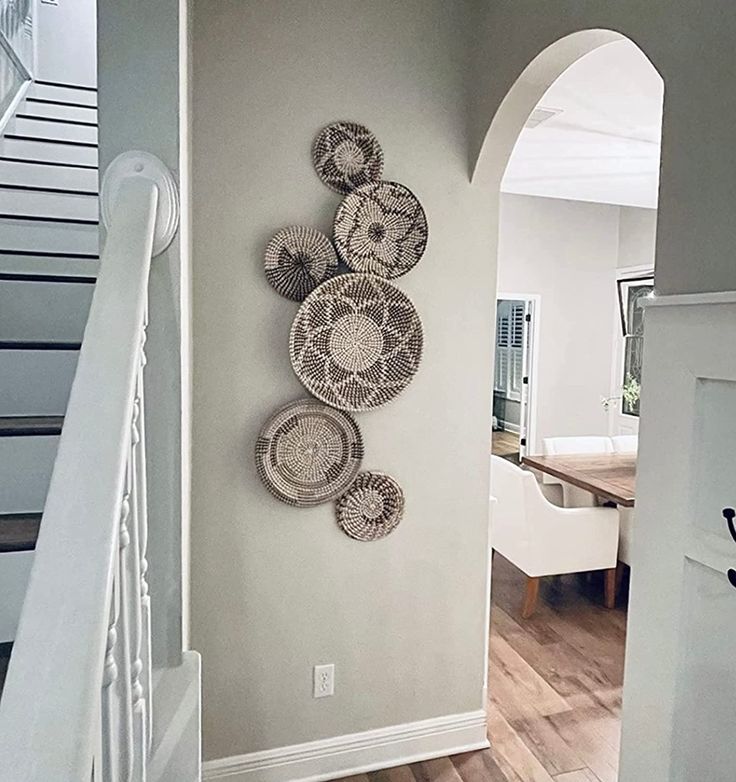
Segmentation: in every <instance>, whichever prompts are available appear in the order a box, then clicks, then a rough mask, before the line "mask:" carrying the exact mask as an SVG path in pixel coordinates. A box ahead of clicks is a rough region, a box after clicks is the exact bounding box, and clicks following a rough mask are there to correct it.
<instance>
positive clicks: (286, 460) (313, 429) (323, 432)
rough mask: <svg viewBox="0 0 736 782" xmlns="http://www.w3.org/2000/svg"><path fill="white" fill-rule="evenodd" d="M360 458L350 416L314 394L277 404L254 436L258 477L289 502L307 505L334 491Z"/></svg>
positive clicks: (349, 476) (339, 491)
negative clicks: (285, 403) (272, 413)
mask: <svg viewBox="0 0 736 782" xmlns="http://www.w3.org/2000/svg"><path fill="white" fill-rule="evenodd" d="M362 459H363V440H362V438H361V435H360V430H359V429H358V425H357V424H356V423H355V421H354V420H353V419H352V418H351V417H350V416H349V415H346V414H345V413H342V412H340V411H339V410H333V409H332V408H330V407H327V405H324V404H322V403H321V402H318V401H317V400H316V399H300V400H298V401H296V402H291V403H290V404H288V405H286V406H285V407H282V408H281V409H280V410H278V411H277V412H276V413H274V415H273V416H271V418H270V419H269V420H268V422H267V423H266V425H265V426H264V427H263V429H262V430H261V434H260V436H259V437H258V440H257V441H256V466H257V468H258V474H259V475H260V477H261V480H262V481H263V483H264V484H265V485H266V488H267V489H268V490H269V491H270V492H271V494H273V495H274V497H277V498H278V499H279V500H281V501H282V502H286V503H288V504H289V505H297V506H301V507H309V506H312V505H319V504H320V503H323V502H328V501H329V500H334V499H335V498H336V497H339V496H340V495H341V494H343V493H344V492H345V490H346V489H347V488H348V487H349V486H350V484H351V483H352V482H353V480H354V479H355V476H356V475H357V474H358V470H360V463H361V461H362Z"/></svg>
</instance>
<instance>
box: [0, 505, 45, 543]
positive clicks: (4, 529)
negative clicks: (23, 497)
mask: <svg viewBox="0 0 736 782" xmlns="http://www.w3.org/2000/svg"><path fill="white" fill-rule="evenodd" d="M40 526H41V514H40V513H6V514H0V552H9V551H32V550H33V549H34V548H35V547H36V540H37V539H38V530H39V528H40Z"/></svg>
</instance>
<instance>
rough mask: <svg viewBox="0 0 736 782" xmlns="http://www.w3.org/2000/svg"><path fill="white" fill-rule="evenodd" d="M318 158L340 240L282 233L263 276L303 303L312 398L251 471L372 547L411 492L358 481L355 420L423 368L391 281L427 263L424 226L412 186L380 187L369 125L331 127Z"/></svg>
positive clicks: (279, 421)
mask: <svg viewBox="0 0 736 782" xmlns="http://www.w3.org/2000/svg"><path fill="white" fill-rule="evenodd" d="M312 154H313V161H314V167H315V170H316V171H317V174H318V176H319V177H320V179H321V180H322V181H323V182H324V183H325V184H326V185H327V186H328V187H329V188H331V189H332V190H334V191H336V192H337V193H340V194H341V195H343V196H344V198H343V200H342V201H341V202H340V204H339V206H338V208H337V211H336V213H335V219H334V224H333V239H332V240H331V239H330V238H329V237H328V236H326V235H325V234H324V233H322V232H321V231H318V230H317V229H315V228H312V227H309V226H303V225H296V226H289V227H286V228H283V229H281V230H280V231H278V232H277V233H276V234H275V235H274V236H273V237H272V238H271V240H270V241H269V243H268V246H267V247H266V253H265V260H264V268H265V273H266V279H267V280H268V282H269V283H270V284H271V285H272V286H273V288H274V289H275V290H276V291H277V292H278V293H280V294H281V295H282V296H285V297H286V298H288V299H292V300H294V301H299V302H301V305H300V307H299V311H298V312H297V314H296V317H295V319H294V322H293V325H292V328H291V333H290V339H289V356H290V359H291V364H292V367H293V368H294V372H295V373H296V375H297V377H298V378H299V380H300V381H301V382H302V384H303V385H304V387H305V388H306V390H307V391H308V392H309V393H310V394H312V396H313V397H315V398H305V399H300V400H297V401H295V402H292V403H290V404H288V405H286V406H285V407H283V408H281V409H280V410H277V411H276V412H275V413H274V414H273V415H272V416H271V418H269V420H268V421H267V422H266V424H265V426H264V427H263V429H262V430H261V434H260V436H259V437H258V441H257V443H256V464H257V467H258V472H259V475H260V477H261V479H262V481H263V483H264V484H265V486H266V487H267V488H268V490H269V491H270V492H271V493H272V494H273V495H274V496H275V497H276V498H278V499H279V500H281V501H282V502H286V503H288V504H290V505H295V506H299V507H309V506H313V505H318V504H321V503H324V502H330V501H335V509H336V515H337V521H338V524H339V525H340V527H341V529H342V530H343V531H344V532H345V533H346V534H348V535H350V536H351V537H353V538H356V539H357V540H376V539H378V538H381V537H384V536H385V535H388V534H389V533H390V532H391V531H393V530H394V529H395V528H396V526H397V525H398V523H399V522H400V521H401V518H402V515H403V511H404V495H403V492H402V490H401V487H400V486H399V484H398V483H397V482H396V481H395V480H394V479H393V478H392V477H390V476H389V475H386V474H384V473H381V472H375V471H371V472H360V468H361V463H362V459H363V441H362V437H361V434H360V429H359V428H358V425H357V423H356V421H355V420H354V419H353V418H352V416H351V415H350V413H352V412H360V411H366V410H371V409H374V408H376V407H380V406H381V405H384V404H386V403H387V402H389V401H391V400H392V399H394V398H395V397H396V396H397V395H398V394H400V393H401V392H402V391H403V390H404V389H405V388H406V387H407V386H408V385H409V383H410V382H411V380H412V379H413V377H414V375H415V374H416V372H417V370H418V368H419V363H420V361H421V357H422V349H423V343H424V335H423V330H422V323H421V320H420V318H419V314H418V313H417V311H416V308H415V307H414V305H413V303H412V302H411V300H410V299H409V298H408V297H407V296H406V294H405V293H403V292H402V291H401V290H399V289H398V288H397V287H396V286H395V285H393V284H392V283H391V282H389V281H390V280H394V279H396V278H397V277H401V276H402V275H404V274H406V273H407V272H408V271H410V270H411V269H412V268H414V266H415V265H416V264H417V263H418V262H419V260H420V259H421V257H422V255H423V254H424V251H425V249H426V246H427V237H428V229H427V219H426V216H425V213H424V209H423V208H422V205H421V204H420V203H419V200H418V199H417V198H416V196H415V195H414V194H413V193H412V192H411V191H410V190H409V189H408V188H407V187H405V186H404V185H401V184H399V183H398V182H391V181H386V180H383V179H381V177H382V174H383V151H382V149H381V146H380V144H379V143H378V140H377V139H376V137H375V136H374V135H373V134H372V133H371V132H370V131H369V130H368V129H367V128H366V127H364V126H363V125H358V124H355V123H350V122H335V123H332V124H331V125H328V126H327V127H325V128H323V129H322V130H321V131H320V133H319V134H318V136H317V138H316V140H315V142H314V146H313V149H312ZM341 264H342V268H341Z"/></svg>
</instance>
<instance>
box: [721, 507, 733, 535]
mask: <svg viewBox="0 0 736 782" xmlns="http://www.w3.org/2000/svg"><path fill="white" fill-rule="evenodd" d="M721 513H722V514H723V518H724V519H726V521H727V522H728V531H729V532H730V533H731V537H732V538H733V541H734V543H736V525H735V524H734V519H735V518H736V510H734V509H733V508H724V509H723V510H722V511H721Z"/></svg>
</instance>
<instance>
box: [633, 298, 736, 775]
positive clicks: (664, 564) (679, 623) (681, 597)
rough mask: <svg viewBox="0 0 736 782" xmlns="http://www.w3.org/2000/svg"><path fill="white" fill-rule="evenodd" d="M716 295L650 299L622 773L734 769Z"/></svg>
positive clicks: (734, 424)
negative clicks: (652, 301) (652, 300)
mask: <svg viewBox="0 0 736 782" xmlns="http://www.w3.org/2000/svg"><path fill="white" fill-rule="evenodd" d="M718 296H719V294H710V295H708V294H705V295H703V296H696V297H691V298H690V299H689V300H688V299H687V298H686V299H685V301H686V302H687V303H683V298H682V297H670V298H668V297H663V298H660V299H658V300H655V302H654V304H653V306H651V307H648V308H647V309H646V328H645V335H646V336H645V348H644V383H643V389H644V393H643V398H642V411H641V412H642V416H641V430H640V449H639V465H638V477H637V500H636V514H635V518H634V525H633V545H632V555H631V559H632V563H631V567H632V571H631V572H632V583H631V601H630V613H629V633H628V641H627V655H626V676H625V685H624V701H623V702H624V708H623V740H622V756H621V771H620V782H643V781H644V780H646V782H734V780H735V779H736V741H734V738H733V734H734V730H735V729H736V588H735V586H734V585H732V584H736V573H731V574H730V580H729V572H730V570H731V569H732V568H735V569H736V540H734V537H733V536H732V533H731V531H730V530H729V524H728V522H727V519H726V518H725V517H724V515H723V510H724V509H728V508H736V347H734V346H736V294H735V295H734V296H733V297H732V298H731V301H730V303H724V301H723V294H720V296H721V300H720V301H718ZM726 515H727V516H728V515H730V512H729V511H727V514H726Z"/></svg>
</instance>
